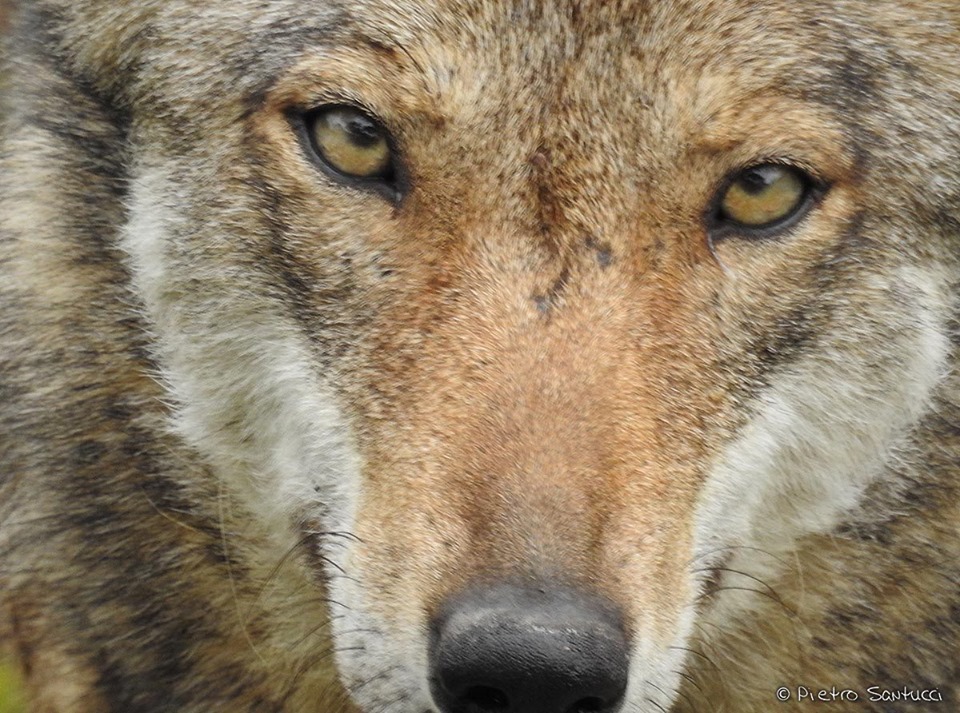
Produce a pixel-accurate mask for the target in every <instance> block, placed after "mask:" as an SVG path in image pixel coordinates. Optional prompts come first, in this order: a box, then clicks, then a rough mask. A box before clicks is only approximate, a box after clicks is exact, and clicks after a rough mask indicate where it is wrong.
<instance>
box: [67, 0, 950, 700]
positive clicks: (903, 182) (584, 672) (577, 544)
mask: <svg viewBox="0 0 960 713" xmlns="http://www.w3.org/2000/svg"><path fill="white" fill-rule="evenodd" d="M56 12H57V13H58V14H57V18H58V23H59V24H58V25H57V27H58V28H59V30H60V31H61V32H62V36H63V40H62V47H63V48H64V50H63V51H64V52H66V53H67V54H68V56H69V57H70V61H71V62H72V63H73V66H74V67H75V68H78V69H76V70H75V71H78V72H81V73H83V74H84V75H85V76H88V77H90V78H91V79H90V80H89V81H90V82H91V83H92V85H93V86H94V87H95V91H96V92H98V93H99V94H100V95H102V96H104V97H108V98H109V101H110V102H112V103H113V104H115V105H116V106H118V107H121V108H122V110H123V112H124V113H125V115H126V116H127V117H128V122H129V123H128V124H126V125H125V127H124V132H125V143H124V147H123V152H124V154H123V155H124V165H125V166H126V167H127V170H128V174H127V176H126V187H127V188H126V191H125V193H124V195H123V196H122V198H121V200H122V201H123V205H124V206H125V218H124V220H123V222H122V226H121V227H120V231H119V235H118V245H119V246H120V248H121V249H122V251H123V254H124V255H125V265H126V269H127V270H128V272H129V275H130V284H131V286H132V288H133V293H134V298H133V299H134V300H135V301H136V302H137V304H138V305H139V306H140V308H141V312H140V314H141V317H140V318H141V319H142V320H143V323H144V325H145V328H146V329H147V330H148V333H149V339H148V341H149V349H150V355H151V358H152V360H153V361H154V363H155V365H156V369H157V377H158V378H159V380H160V382H161V383H162V385H163V386H162V389H163V399H164V402H165V404H166V408H167V414H168V417H169V418H168V421H167V422H168V424H169V429H170V433H171V434H172V436H171V437H172V438H173V439H174V440H175V441H176V442H177V443H180V444H185V445H186V447H187V448H188V449H189V450H190V452H191V453H193V454H196V455H197V457H198V458H199V459H200V460H202V462H203V463H204V464H205V467H206V468H208V469H209V474H210V477H211V478H214V479H215V482H216V483H217V488H218V490H219V492H220V493H221V495H222V497H223V498H224V499H225V500H226V501H228V502H230V503H232V505H231V507H233V508H235V509H236V510H237V511H238V512H241V513H243V515H242V517H243V518H248V519H250V520H251V521H253V522H255V523H256V527H257V528H258V530H257V531H258V532H260V533H261V534H260V535H259V536H258V538H259V539H257V541H256V543H255V548H254V549H256V550H257V551H258V552H259V554H258V555H257V557H260V558H262V559H264V560H271V559H272V560H278V559H279V558H280V557H282V556H283V554H284V553H285V552H287V551H288V550H290V548H291V547H294V546H296V543H297V542H299V543H300V547H301V548H302V549H303V550H305V551H307V552H309V553H310V556H308V557H307V558H306V560H305V561H307V562H308V564H305V565H303V566H302V567H301V570H298V571H301V574H300V577H301V578H305V579H306V580H308V581H309V582H310V584H309V585H308V586H310V587H315V588H316V589H317V591H322V592H324V593H325V595H328V596H329V599H330V600H332V601H333V602H335V604H331V605H329V606H330V614H331V617H330V622H331V623H330V627H331V629H330V631H331V632H332V640H331V647H332V648H331V651H332V652H333V655H334V657H335V661H336V666H337V670H338V673H339V676H340V679H341V681H342V684H343V687H344V689H345V690H346V692H347V695H348V698H349V701H351V703H347V702H346V701H344V702H343V706H344V707H345V709H346V707H347V706H356V707H359V709H360V710H361V711H363V712H364V713H379V712H380V711H383V712H385V713H424V712H425V711H441V712H442V713H461V712H465V711H471V712H475V713H476V712H479V713H488V712H491V713H492V711H509V712H511V713H520V712H521V711H522V712H523V713H531V712H533V711H536V712H538V713H539V712H540V711H543V713H568V712H570V713H572V712H574V711H576V712H579V713H585V712H586V711H603V712H608V711H609V712H611V713H612V711H617V710H623V711H633V712H636V713H641V712H642V713H653V712H654V711H666V710H687V708H685V706H687V705H691V706H692V707H693V708H695V707H696V702H697V701H698V699H702V698H703V697H706V698H707V701H708V702H709V701H711V700H713V702H714V705H715V706H717V705H720V703H718V701H719V699H711V698H710V696H711V695H712V694H711V691H712V689H711V688H710V685H712V684H708V681H709V680H710V679H711V676H712V673H710V672H709V671H706V670H705V669H706V668H707V664H705V663H704V662H703V661H700V660H699V659H700V658H709V657H708V656H707V654H705V653H704V652H709V651H714V652H716V651H720V652H721V653H720V654H714V655H713V658H718V659H719V660H720V666H719V667H718V666H717V663H716V662H715V661H710V665H712V666H713V667H714V668H720V669H723V668H725V667H726V666H727V665H728V661H734V660H742V661H743V662H744V664H743V665H745V666H746V665H748V664H747V663H746V662H747V661H749V660H750V656H740V654H739V653H738V651H740V650H741V649H752V648H755V645H754V643H755V640H754V639H752V638H751V636H753V634H751V632H756V631H760V630H762V629H764V627H768V628H769V630H770V631H779V630H780V629H778V627H780V626H784V627H786V626H788V624H778V623H775V622H780V621H787V619H788V618H789V617H788V616H787V615H786V614H784V613H783V612H776V611H775V613H774V614H773V615H771V614H770V611H769V607H770V601H769V600H770V599H775V600H779V601H780V603H782V602H783V599H784V598H786V599H790V601H791V603H792V605H795V606H796V607H797V608H802V607H801V606H800V603H799V602H798V601H795V600H794V597H793V595H792V594H791V593H792V592H795V591H799V589H797V588H796V587H795V586H794V585H796V581H797V577H798V576H799V574H798V572H799V565H798V564H797V563H798V562H799V561H800V560H801V559H803V558H804V557H805V556H806V555H804V553H806V552H816V551H818V548H822V547H824V544H823V543H825V542H828V541H830V540H831V538H837V537H838V533H840V532H843V531H844V528H847V529H849V528H852V527H856V526H861V525H863V523H876V522H879V521H884V520H885V519H888V518H889V517H892V516H893V510H892V509H891V507H890V502H895V499H896V498H897V497H898V494H900V493H903V492H907V491H909V489H910V484H911V483H913V482H915V480H916V479H917V478H918V477H919V476H918V475H917V473H918V472H920V471H921V470H922V469H923V467H924V466H923V465H922V463H923V458H924V456H923V453H924V448H925V446H924V444H925V443H926V442H927V441H928V440H929V439H930V438H931V436H929V433H930V432H931V427H930V425H929V421H930V418H931V414H932V413H934V411H935V410H936V409H935V408H934V406H935V404H938V403H941V404H942V403H944V402H945V401H947V400H949V397H948V393H949V389H948V384H949V379H948V378H947V377H948V374H949V372H950V369H951V368H952V363H953V357H952V346H951V342H950V336H951V326H950V325H951V323H952V320H953V319H954V309H955V305H954V297H953V295H954V286H955V281H956V276H957V272H956V264H955V255H956V250H955V240H956V237H957V235H956V233H957V230H956V226H957V225H958V222H957V221H958V220H960V210H958V205H960V193H958V183H957V180H956V172H957V166H958V165H960V162H958V159H960V156H958V152H960V104H958V102H960V99H958V92H960V76H958V71H957V69H956V62H953V61H951V59H950V58H951V55H953V56H954V57H953V58H954V59H955V53H956V31H957V22H958V21H960V16H958V14H957V12H956V11H955V9H954V8H952V7H950V6H948V3H936V2H927V3H916V4H910V5H909V6H905V5H904V4H902V3H896V4H895V3H885V2H881V3H866V2H864V3H857V2H852V3H833V2H827V3H812V4H810V5H809V6H807V5H804V6H803V7H801V8H798V7H797V6H796V4H794V3H783V2H777V1H775V0H769V1H765V2H759V3H758V2H723V3H720V2H706V3H683V2H670V3H646V2H636V3H614V4H608V3H596V4H595V6H589V4H583V3H566V2H564V3H553V4H551V3H543V4H540V3H533V4H530V3H516V4H513V3H508V4H502V3H484V2H477V3H473V2H470V3H446V4H430V3H426V4H421V3H401V4H397V3H381V2H366V1H365V2H362V3H343V4H337V3H325V4H322V5H315V4H304V3H290V2H277V3H272V4H271V5H270V6H269V7H262V6H260V5H256V4H249V3H243V2H241V3H239V5H238V4H237V3H234V4H231V5H230V6H227V5H223V4H221V3H207V4H203V5H202V6H200V5H196V4H190V3H180V2H168V3H163V4H156V5H155V4H152V3H125V4H123V5H122V6H121V7H120V8H118V9H117V10H116V11H114V10H111V9H110V8H107V7H105V6H102V5H101V4H98V3H74V4H72V5H70V6H67V5H64V6H63V7H61V8H57V9H56ZM114 12H115V13H116V14H115V15H114V14H112V13H114ZM836 551H837V552H841V553H842V554H841V556H838V559H839V561H841V562H842V561H845V560H844V558H847V559H849V560H850V561H855V560H857V558H858V555H857V554H856V553H857V551H858V550H857V549H856V548H855V547H851V548H850V549H849V550H844V549H843V548H842V547H839V546H838V548H837V550H836ZM309 563H312V564H309ZM807 566H808V567H813V566H814V565H812V564H809V563H808V565H807ZM807 571H808V572H809V571H812V570H809V569H808V570H807ZM812 576H814V577H817V578H820V579H822V578H823V572H822V571H820V572H816V571H814V574H813V575H812ZM831 576H834V575H831ZM840 576H842V575H840ZM869 576H871V575H866V577H867V578H869ZM884 576H887V575H885V574H883V573H881V572H880V571H879V570H878V571H877V573H876V574H875V577H877V578H882V577H884ZM225 586H226V585H225ZM821 588H822V589H823V592H825V593H824V594H822V596H821V594H817V595H816V596H811V599H810V600H809V601H806V600H805V603H804V605H803V606H804V607H806V609H804V611H805V612H807V614H805V616H808V617H809V621H805V625H809V626H810V627H812V628H813V629H816V628H817V626H819V624H818V622H821V621H822V620H823V617H824V616H825V612H827V611H828V610H829V609H830V608H831V607H834V606H835V604H834V603H832V602H831V600H830V596H829V592H830V591H831V589H830V587H829V586H827V585H823V584H817V585H811V588H810V591H811V592H820V590H821ZM800 589H802V585H801V586H800ZM271 592H273V590H271ZM771 592H773V593H772V594H771ZM270 596H281V595H278V594H272V595H270ZM267 602H268V606H269V598H268V599H267ZM794 613H796V612H794ZM758 617H763V618H766V617H770V619H771V621H768V622H766V623H765V624H764V625H763V626H762V627H760V626H758V625H757V624H756V622H757V619H758ZM771 622H774V623H771ZM789 626H793V624H789ZM302 636H303V632H302V631H299V630H298V627H297V625H296V622H294V621H290V622H287V626H286V628H285V630H284V633H282V634H281V633H275V634H274V638H275V639H276V640H278V641H281V642H282V641H286V642H287V643H289V644H290V645H291V646H292V645H293V644H292V642H295V641H300V640H301V637H302ZM771 636H774V635H773V634H771ZM804 636H805V637H806V638H804V641H807V640H809V639H812V638H815V637H814V636H813V635H810V636H806V635H804ZM284 637H286V639H284ZM798 645H799V644H798ZM949 646H950V650H955V645H953V644H951V645H949ZM260 655H261V656H265V657H266V658H267V659H268V660H269V651H268V650H265V651H261V652H260ZM751 655H752V654H751ZM738 656H739V657H740V658H739V659H738ZM783 656H785V655H783V654H781V657H783ZM597 662H600V663H599V664H598V663H597ZM264 663H265V664H266V663H268V661H265V662H264ZM795 663H796V659H794V658H791V659H790V660H789V661H778V662H777V663H776V664H775V665H773V666H771V668H772V669H775V670H776V671H778V672H779V671H787V670H793V669H792V668H791V667H792V666H794V664H795ZM317 665H320V664H319V663H317ZM731 665H732V664H731ZM823 668H825V669H826V670H830V666H829V665H828V664H823ZM816 670H818V671H819V670H820V669H819V668H818V669H816ZM698 681H700V684H698ZM785 683H787V682H785ZM756 685H757V686H758V687H760V686H762V685H764V684H763V683H762V682H760V683H757V684H756ZM704 688H706V689H707V692H706V693H705V692H704ZM698 689H699V692H698ZM773 692H774V691H773V689H772V688H771V689H770V690H769V691H768V692H766V693H764V694H763V695H767V696H769V700H770V701H773V700H774V699H773V697H772V696H773ZM714 695H717V696H719V695H720V694H719V693H717V694H714ZM724 695H727V694H724ZM744 695H746V694H744ZM757 695H758V696H759V695H761V694H757ZM731 700H732V701H733V703H732V706H733V708H731V710H738V711H745V710H753V708H751V707H750V706H751V705H752V704H751V703H749V702H747V700H746V699H743V700H742V701H741V703H739V707H738V703H737V699H736V697H735V696H734V697H733V698H732V699H731ZM330 705H332V704H330ZM757 705H759V704H757ZM772 705H773V704H772ZM708 708H709V703H708ZM717 709H718V710H719V708H717ZM297 710H300V708H297Z"/></svg>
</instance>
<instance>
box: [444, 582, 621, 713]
mask: <svg viewBox="0 0 960 713" xmlns="http://www.w3.org/2000/svg"><path fill="white" fill-rule="evenodd" d="M629 656H630V652H629V645H628V643H627V638H626V634H625V633H624V628H623V622H622V621H621V617H620V615H619V614H618V613H617V611H616V609H615V608H614V607H613V606H612V605H608V604H607V603H605V602H604V601H602V600H600V599H598V598H595V597H592V596H588V595H586V594H584V593H581V592H578V591H575V590H572V589H568V588H564V587H556V586H553V587H550V588H547V587H544V588H542V589H539V588H531V587H520V586H513V585H498V586H495V587H486V588H483V589H474V590H472V591H468V592H466V593H464V594H462V595H459V596H457V597H455V598H454V599H452V600H451V601H449V602H448V603H447V604H446V605H445V606H444V607H443V608H442V610H441V611H440V613H439V614H438V616H437V617H436V619H435V620H434V622H433V628H432V632H431V640H430V668H431V688H432V691H433V696H434V698H435V699H436V702H437V705H438V706H439V707H440V710H441V711H443V713H615V711H617V710H619V709H620V706H621V703H622V702H623V695H624V692H625V691H626V688H627V671H628V668H629Z"/></svg>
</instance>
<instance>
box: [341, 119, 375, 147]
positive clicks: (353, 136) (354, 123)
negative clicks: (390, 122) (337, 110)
mask: <svg viewBox="0 0 960 713" xmlns="http://www.w3.org/2000/svg"><path fill="white" fill-rule="evenodd" d="M346 124H347V125H346V129H347V133H348V134H350V140H351V141H352V142H353V143H354V144H356V145H357V146H359V147H360V148H369V147H371V146H374V145H376V144H377V143H379V141H380V138H381V137H380V128H379V127H378V126H377V125H376V124H375V123H374V122H372V121H370V119H368V118H367V117H365V116H354V117H351V118H349V119H348V120H347V122H346Z"/></svg>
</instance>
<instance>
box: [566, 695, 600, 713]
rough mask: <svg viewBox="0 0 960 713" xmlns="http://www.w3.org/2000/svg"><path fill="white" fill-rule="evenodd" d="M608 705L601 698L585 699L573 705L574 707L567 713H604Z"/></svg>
mask: <svg viewBox="0 0 960 713" xmlns="http://www.w3.org/2000/svg"><path fill="white" fill-rule="evenodd" d="M606 710H608V708H607V704H606V703H604V702H603V701H602V700H601V699H599V698H594V697H590V698H583V699H581V700H579V701H577V702H576V703H574V704H573V707H572V708H571V709H570V710H569V711H567V713H604V712H605V711H606Z"/></svg>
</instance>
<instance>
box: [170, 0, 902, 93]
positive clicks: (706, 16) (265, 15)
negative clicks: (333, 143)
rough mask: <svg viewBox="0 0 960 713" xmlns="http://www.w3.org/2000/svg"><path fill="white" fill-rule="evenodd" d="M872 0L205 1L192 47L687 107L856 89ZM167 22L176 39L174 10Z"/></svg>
mask: <svg viewBox="0 0 960 713" xmlns="http://www.w3.org/2000/svg"><path fill="white" fill-rule="evenodd" d="M873 5H875V7H873V9H872V11H871V12H872V14H871V16H870V17H869V18H865V17H860V16H858V10H857V7H858V6H857V4H856V3H844V4H836V3H833V2H816V1H814V2H809V3H802V4H798V3H788V2H783V1H782V0H749V1H747V0H716V1H710V0H701V1H698V2H683V1H680V0H671V1H665V0H658V1H657V2H647V1H644V0H622V1H617V2H607V1H605V0H596V1H594V2H590V1H580V2H575V1H572V0H559V1H552V2H546V1H544V2H529V1H520V0H517V1H516V2H478V1H476V0H467V1H463V2H443V1H440V2H436V1H434V2H400V3H398V2H386V1H383V0H361V1H359V2H356V1H351V2H343V3H312V2H311V3H303V2H276V3H271V4H269V5H268V6H265V7H264V6H263V5H261V4H258V6H257V8H255V9H251V11H250V12H249V13H246V14H245V15H242V14H241V13H238V12H236V9H235V8H234V9H231V7H229V6H227V5H224V6H222V7H220V6H219V4H218V5H217V6H216V9H212V8H211V9H210V10H204V11H202V12H201V13H200V15H199V16H198V17H197V19H198V21H199V22H200V23H202V24H203V26H202V27H198V28H197V29H198V30H199V32H200V35H202V36H207V37H210V38H212V39H214V38H215V39H216V40H217V44H219V46H220V48H221V49H220V51H218V52H216V54H214V53H211V52H210V47H205V48H204V56H205V57H206V59H207V60H208V61H210V60H211V59H213V58H214V57H215V56H219V55H220V54H221V52H224V51H225V52H227V53H229V55H230V56H229V57H223V58H222V59H223V62H219V61H218V62H217V63H218V66H217V67H216V68H212V69H216V70H217V71H220V72H222V71H223V70H224V68H225V67H234V68H237V70H238V73H239V74H240V76H238V78H237V79H238V85H239V86H249V85H251V84H252V83H255V84H256V85H258V86H260V87H262V86H263V85H264V84H265V83H267V82H269V81H270V80H271V79H273V78H275V77H276V76H277V75H279V74H281V73H282V71H283V69H284V68H287V67H289V66H291V65H293V64H295V63H296V62H297V61H299V60H301V59H302V58H303V57H304V56H309V55H311V54H314V55H316V54H323V55H335V54H336V53H337V52H338V51H344V50H345V51H350V52H354V53H357V52H367V53H369V54H370V55H371V56H372V57H373V58H374V59H379V60H380V61H382V62H383V63H390V62H391V61H392V62H394V63H400V64H402V63H409V64H411V65H412V66H413V68H414V69H415V70H416V71H418V72H420V73H422V75H423V77H422V79H423V80H424V81H423V88H424V89H426V90H430V91H433V92H435V93H437V94H438V95H439V94H441V93H443V92H459V96H460V99H461V100H462V101H464V102H476V103H478V105H481V104H483V102H484V98H486V97H491V96H495V95H499V96H509V97H511V98H514V99H521V100H522V99H533V98H534V97H532V96H530V95H531V93H532V92H534V90H539V91H540V92H541V93H543V94H548V93H551V92H553V93H557V92H559V91H562V92H563V93H565V94H566V95H568V96H569V97H571V98H575V97H576V95H577V94H578V93H579V94H590V95H593V96H595V97H596V98H601V97H600V96H599V95H601V94H604V93H606V94H607V95H610V96H607V97H602V98H603V99H604V100H605V101H610V100H611V99H612V100H613V101H616V100H618V99H620V98H624V99H627V100H629V101H630V102H633V103H635V104H636V105H637V106H638V108H642V107H643V106H644V105H646V104H649V103H652V102H653V101H654V100H655V99H657V98H658V97H660V96H662V95H664V94H669V95H673V96H676V97H677V100H678V101H685V102H697V101H698V100H699V99H703V98H706V97H708V96H709V95H710V94H711V93H716V92H718V91H724V90H727V91H729V90H734V91H736V92H739V93H741V94H750V93H752V92H755V91H761V90H763V89H764V88H765V87H770V86H776V87H777V88H778V90H779V91H781V92H794V93H797V94H804V95H806V96H807V97H812V98H814V99H819V100H829V99H831V98H835V97H828V96H824V93H828V94H829V93H831V92H833V93H834V94H837V95H844V94H846V95H852V94H856V93H857V92H860V91H862V89H863V86H862V85H863V84H864V81H863V79H864V77H866V76H867V75H868V72H867V70H866V66H867V65H869V63H870V57H868V56H866V55H865V54H864V51H863V50H862V48H861V49H854V48H853V47H852V46H851V42H850V38H853V37H858V36H860V37H862V36H863V35H865V34H867V35H871V34H873V35H875V34H876V33H872V32H871V31H870V28H869V27H868V25H869V24H874V23H876V22H877V21H878V20H879V19H881V18H883V17H884V13H885V12H887V11H886V10H885V9H884V8H883V7H882V5H884V3H880V2H878V3H874V4H873ZM171 19H175V20H176V21H177V22H176V23H175V24H177V27H178V32H180V33H181V36H182V18H181V17H176V18H171ZM194 36H195V37H196V36H198V35H194ZM861 44H862V46H864V47H865V46H868V45H866V44H863V43H861ZM869 46H871V47H873V48H874V49H876V48H878V47H879V45H877V44H873V45H869ZM878 64H883V63H878ZM518 93H519V95H518ZM514 103H520V102H514Z"/></svg>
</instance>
